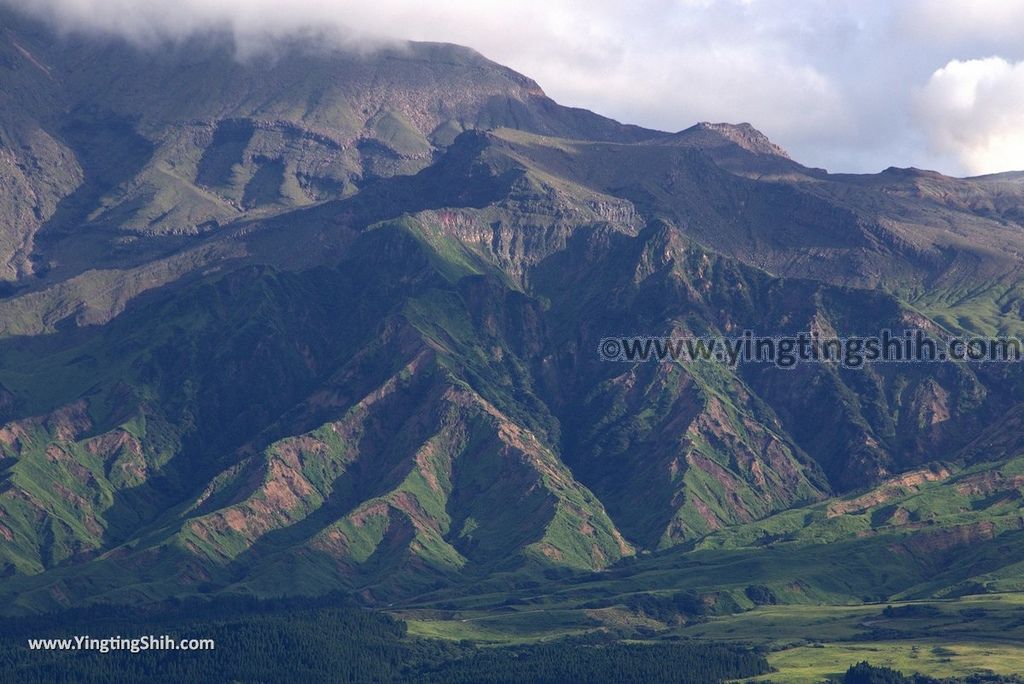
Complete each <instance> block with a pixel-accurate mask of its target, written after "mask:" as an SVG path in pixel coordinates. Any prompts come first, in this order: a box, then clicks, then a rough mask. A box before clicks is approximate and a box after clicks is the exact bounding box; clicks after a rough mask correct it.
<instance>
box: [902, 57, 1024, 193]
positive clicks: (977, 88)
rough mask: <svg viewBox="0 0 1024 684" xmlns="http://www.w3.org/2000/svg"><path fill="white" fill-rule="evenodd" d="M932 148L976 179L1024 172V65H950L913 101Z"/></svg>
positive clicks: (998, 61) (996, 60)
mask: <svg viewBox="0 0 1024 684" xmlns="http://www.w3.org/2000/svg"><path fill="white" fill-rule="evenodd" d="M916 104H917V108H918V110H919V113H920V117H921V120H922V121H923V122H924V124H925V125H926V127H927V129H928V132H929V134H930V139H931V142H932V144H933V145H935V147H936V148H937V149H938V150H939V151H940V152H944V153H950V154H953V155H955V156H956V157H957V158H958V159H959V160H960V161H961V163H962V164H963V165H964V167H965V168H967V169H968V170H969V171H970V172H972V173H976V174H982V173H995V172H999V171H1011V170H1018V169H1020V168H1021V167H1022V166H1024V61H1021V62H1016V63H1013V62H1009V61H1007V60H1005V59H1003V58H1001V57H989V58H987V59H971V60H966V61H960V60H955V59H954V60H952V61H950V62H949V63H948V64H946V66H944V67H942V68H941V69H938V70H936V71H935V73H934V74H932V76H931V78H930V79H928V83H927V85H926V86H925V87H924V88H923V89H922V90H921V91H920V93H919V95H918V97H917V102H916Z"/></svg>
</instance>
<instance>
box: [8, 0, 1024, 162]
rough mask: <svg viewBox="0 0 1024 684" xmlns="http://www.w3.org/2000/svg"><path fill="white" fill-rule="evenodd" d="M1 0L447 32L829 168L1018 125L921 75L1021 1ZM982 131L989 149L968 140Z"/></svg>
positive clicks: (78, 23)
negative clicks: (751, 132)
mask: <svg viewBox="0 0 1024 684" xmlns="http://www.w3.org/2000/svg"><path fill="white" fill-rule="evenodd" d="M0 2H7V3H9V4H12V6H15V3H16V6H18V7H19V8H22V9H28V10H29V11H31V12H34V13H35V14H37V15H38V16H42V17H45V18H47V19H48V20H49V21H51V22H53V23H54V24H56V25H57V26H59V27H61V28H62V29H63V30H66V31H68V30H77V31H93V32H97V31H99V32H105V33H116V34H119V35H123V36H126V37H128V38H129V39H131V40H134V41H136V42H139V43H142V44H152V43H154V42H155V41H160V40H168V39H170V40H176V39H180V38H183V37H185V36H188V35H191V34H193V33H196V32H200V31H209V30H222V31H228V32H231V33H232V34H234V36H235V39H236V41H237V43H238V44H239V45H240V46H241V47H242V49H243V50H247V51H252V50H255V49H259V47H260V46H262V45H264V44H266V43H267V42H268V41H267V38H268V37H274V36H284V35H289V34H293V33H295V32H297V31H308V30H309V29H310V28H313V29H315V30H318V31H327V32H329V33H331V35H332V36H334V37H336V38H339V39H341V40H343V41H344V42H345V43H346V44H348V45H357V46H367V45H371V46H372V45H373V44H374V41H377V40H381V39H411V40H432V41H444V42H453V43H459V44H462V45H468V46H470V47H473V48H476V49H477V50H479V51H480V52H482V53H483V54H484V55H486V56H487V57H489V58H491V59H493V60H495V61H497V62H500V63H502V64H505V65H507V66H510V67H512V68H513V69H516V70H517V71H520V72H522V73H524V74H526V75H528V76H530V77H532V78H534V79H535V80H537V81H538V82H539V83H540V84H541V86H542V87H543V88H544V89H545V90H546V91H547V92H548V94H549V95H551V96H552V97H553V98H554V99H556V100H558V101H559V102H561V103H563V104H567V105H572V106H579V107H585V108H588V109H592V110H594V111H597V112H599V113H601V114H604V115H606V116H611V117H614V118H617V119H619V120H621V121H626V122H629V123H637V124H641V125H644V126H648V127H653V128H660V129H666V130H679V129H681V128H685V127H687V126H689V125H691V124H693V123H694V122H696V121H703V120H711V121H733V122H738V121H749V122H750V123H752V124H754V125H755V126H757V127H758V128H760V129H762V130H763V131H764V132H765V133H766V134H768V135H769V137H771V138H773V139H774V140H776V142H778V143H780V144H781V145H783V146H784V147H786V148H787V149H788V150H789V151H790V152H791V153H792V154H793V156H794V157H795V158H797V159H799V160H800V161H802V162H804V163H807V164H810V165H816V166H824V167H827V168H830V169H832V170H841V171H877V170H880V169H882V168H885V167H886V166H890V165H896V166H911V165H913V166H919V167H926V168H938V169H939V170H942V171H945V172H947V173H960V172H963V171H965V170H970V171H975V170H977V169H978V168H982V167H984V168H986V169H988V168H990V167H991V164H995V156H994V155H996V154H997V152H996V151H995V150H996V148H997V147H998V145H999V144H1005V142H1004V143H1000V141H1005V140H1009V139H1012V138H1014V136H1015V135H1016V133H1015V127H1014V126H1013V125H1012V124H1011V123H1000V124H998V125H997V124H995V123H990V120H995V119H999V120H1000V121H1003V120H1004V119H1006V116H1008V115H1009V114H1012V113H1013V112H1014V111H1015V110H1013V109H1012V107H1013V106H1014V105H1013V101H1012V100H1009V101H1006V100H1000V99H999V98H998V97H996V95H995V94H992V93H989V92H988V91H987V90H986V88H985V86H984V84H981V85H979V91H978V92H979V94H978V98H979V99H980V100H983V101H984V102H986V103H987V105H986V106H988V107H999V108H1000V109H999V111H1000V112H1003V114H998V115H997V114H995V113H993V112H991V111H989V110H987V109H985V110H983V109H982V108H980V107H979V108H976V110H975V111H974V112H973V114H970V115H962V116H961V115H960V114H955V112H952V110H950V112H947V108H946V106H945V105H943V104H942V103H943V102H944V98H943V97H942V96H941V92H943V91H944V90H945V89H947V88H949V87H951V86H949V85H947V84H946V81H947V80H948V79H946V78H939V79H938V81H937V82H936V83H933V80H935V79H936V74H937V73H938V72H937V71H936V70H937V69H940V68H945V67H943V65H947V66H948V65H950V64H952V62H953V61H956V60H964V61H965V62H970V61H972V60H976V59H980V58H985V57H988V56H990V55H999V56H1001V57H1002V58H1003V59H1004V60H1006V61H1007V62H1008V63H1012V62H1013V61H1015V60H1016V61H1019V60H1024V41H1020V40H1019V39H1018V38H1017V35H1016V34H1017V33H1019V32H1018V31H1017V30H1016V27H1019V26H1020V25H1021V24H1022V23H1024V0H944V1H943V2H942V3H937V2H934V1H933V0H905V1H904V2H900V3H892V2H890V1H889V0H636V1H635V2H621V0H488V1H486V2H482V1H481V0H432V1H431V2H415V1H413V0H171V1H168V0H0ZM1007 78H1009V77H1007ZM922 90H923V91H924V93H923V94H922V92H921V91H922ZM931 100H934V102H933V103H932V104H931V105H927V106H925V105H921V104H920V102H923V101H931ZM1007 107H1010V108H1011V109H1006V108H1007ZM1016 111H1019V109H1018V110H1016ZM942 112H947V113H946V114H945V115H943V116H939V114H941V113H942ZM1004 114H1005V115H1006V116H1004ZM972 116H974V117H977V121H980V122H982V123H983V125H982V126H981V127H980V129H979V132H977V133H976V137H977V140H975V141H974V142H971V143H970V145H968V144H967V143H963V142H958V143H956V144H953V143H951V142H950V136H951V135H952V134H950V133H943V132H942V131H948V130H950V129H951V126H952V124H951V123H950V122H952V121H953V120H954V119H956V121H957V122H959V123H960V124H962V128H964V129H965V130H972V129H974V128H975V124H974V120H973V119H972V118H971V117H972ZM957 117H960V118H957ZM944 122H945V123H944ZM1020 126H1021V127H1024V124H1020ZM960 135H961V136H962V135H964V134H963V133H961V134H960ZM985 136H994V137H992V138H991V140H990V141H989V142H985V141H986V140H988V138H986V137H985ZM986 145H987V146H988V148H991V151H989V152H974V153H970V154H969V153H967V152H965V151H964V150H966V149H968V148H970V149H974V150H983V149H986ZM982 159H985V160H987V161H982ZM1017 165H1018V166H1022V165H1024V158H1022V161H1021V162H1017Z"/></svg>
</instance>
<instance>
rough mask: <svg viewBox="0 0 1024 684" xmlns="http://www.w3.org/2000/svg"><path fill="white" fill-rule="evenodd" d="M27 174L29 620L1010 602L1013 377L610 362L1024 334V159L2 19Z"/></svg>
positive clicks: (13, 307) (372, 59)
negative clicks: (888, 156) (642, 591)
mask: <svg viewBox="0 0 1024 684" xmlns="http://www.w3.org/2000/svg"><path fill="white" fill-rule="evenodd" d="M0 188H2V191H0V281H2V282H0V294H2V298H0V596H3V597H4V605H5V606H7V610H8V611H9V612H38V611H44V610H52V609H56V608H61V607H69V606H77V605H83V604H90V603H96V602H115V603H131V604H141V603H146V602H154V601H159V600H162V599H168V598H174V597H185V596H196V595H211V594H212V595H219V594H229V595H233V594H252V595H257V596H277V595H281V594H285V595H319V594H327V593H329V592H333V591H338V590H344V591H346V592H351V593H352V594H354V595H356V596H358V597H359V598H360V600H361V601H363V602H364V603H366V604H369V605H373V606H378V607H383V606H389V605H396V604H397V605H399V606H410V607H411V606H415V605H427V606H433V607H434V608H436V607H437V605H440V603H444V602H451V601H455V600H468V599H465V597H466V596H475V597H477V598H475V599H472V601H475V605H477V606H481V605H490V603H488V602H495V603H497V602H500V600H504V599H505V598H507V597H509V596H517V597H527V596H530V595H536V594H539V593H544V592H545V591H550V593H551V595H561V594H565V593H566V592H568V593H571V591H572V590H573V588H574V587H575V588H577V589H578V588H579V586H580V585H578V584H577V583H578V582H592V583H594V582H596V583H601V585H602V586H605V584H608V585H610V586H611V588H607V587H606V588H605V589H603V591H605V592H607V593H608V595H611V596H617V595H619V594H620V593H629V592H634V591H636V586H635V582H636V581H637V580H636V579H635V578H636V577H647V578H648V580H650V582H651V584H650V585H649V586H648V588H654V589H664V590H669V589H677V588H679V587H682V586H687V587H690V586H692V588H693V589H694V590H695V591H697V592H698V594H699V595H700V596H702V597H703V598H702V600H704V602H705V603H706V604H707V605H708V606H711V607H712V609H713V610H721V611H725V612H729V611H738V610H743V609H748V608H750V607H751V606H753V605H755V604H756V603H757V601H756V600H755V599H754V598H751V597H752V596H755V598H756V597H757V596H761V595H762V594H759V593H758V592H756V591H755V592H754V593H753V594H751V592H750V591H749V589H750V587H751V586H757V587H764V588H765V590H766V591H768V592H769V593H770V595H771V596H772V597H773V601H775V600H778V601H781V602H789V603H812V602H820V601H829V602H848V601H854V602H856V601H863V600H868V599H870V600H879V601H885V600H893V599H897V598H908V597H909V598H943V597H955V596H964V595H969V594H978V593H984V592H997V591H1020V590H1022V589H1024V580H1022V577H1021V574H1020V567H1021V563H1024V517H1022V514H1021V495H1022V492H1024V461H1022V460H1021V459H1020V456H1021V453H1022V445H1024V428H1022V421H1024V375H1022V373H1021V370H1020V369H1019V368H1018V367H1017V366H1016V365H1014V364H964V363H946V364H874V365H870V366H868V367H865V368H861V369H849V368H842V367H838V366H835V365H829V364H813V365H812V364H801V365H799V366H797V367H796V368H794V369H780V368H775V367H771V366H767V365H761V364H742V365H740V366H739V367H737V368H735V369H734V368H730V367H728V366H726V365H723V364H714V363H694V364H678V363H672V364H669V363H634V364H621V363H606V362H603V361H602V360H601V358H600V356H599V354H598V351H597V350H598V343H599V341H600V340H601V339H602V338H604V337H606V336H608V335H620V334H646V335H655V336H691V335H737V334H739V333H741V332H742V331H745V330H754V331H757V332H758V334H760V335H766V336H771V335H785V334H792V333H795V332H799V331H809V330H815V331H822V332H823V333H827V334H838V335H855V334H872V333H875V332H877V331H879V330H883V329H890V330H902V329H910V328H915V329H923V330H927V331H930V332H934V333H936V334H943V333H949V334H959V335H989V336H991V335H1021V334H1022V333H1024V318H1022V307H1024V289H1022V287H1024V174H1022V173H1007V174H998V175H992V176H983V177H976V178H963V179H961V178H950V177H947V176H943V175H941V174H939V173H935V172H931V171H924V170H919V169H913V168H911V169H900V168H889V169H886V170H885V171H882V172H881V173H878V174H872V175H853V174H838V173H829V172H827V171H825V170H823V169H817V168H808V167H805V166H803V165H801V164H800V163H799V162H798V161H796V160H793V159H791V158H790V157H789V155H788V154H787V153H786V152H785V151H784V150H783V149H782V148H781V147H779V146H778V145H776V144H775V143H773V142H771V141H770V140H769V139H768V138H767V137H765V136H764V135H763V134H762V133H760V132H759V131H758V130H756V129H755V128H754V127H752V126H751V125H749V124H738V125H734V124H722V123H699V124H696V125H694V126H692V127H690V128H686V129H685V130H682V131H680V132H677V133H667V132H661V131H654V130H648V129H644V128H641V127H637V126H629V125H623V124H620V123H618V122H616V121H613V120H610V119H607V118H604V117H602V116H599V115H597V114H594V113H591V112H588V111H585V110H580V109H573V108H569V107H564V106H562V105H559V104H557V103H555V102H554V101H552V100H551V99H550V98H548V97H547V96H546V95H545V94H544V92H543V90H542V89H541V88H540V86H538V84H536V83H535V82H533V81H532V80H530V79H529V78H527V77H525V76H522V75H520V74H517V73H515V72H513V71H511V70H509V69H507V68H505V67H502V66H500V65H498V64H495V63H493V62H491V61H489V60H487V59H486V58H484V57H482V56H481V55H479V54H478V53H476V52H474V51H472V50H470V49H467V48H462V47H457V46H452V45H442V44H428V43H409V44H406V43H402V44H394V45H387V46H381V47H378V48H376V49H374V50H371V51H365V50H364V51H352V50H343V49H339V48H337V47H332V46H331V45H330V44H329V43H327V42H324V41H322V40H318V39H316V38H315V37H313V36H310V37H307V38H305V39H303V40H299V39H297V38H296V39H292V40H287V41H285V40H282V41H279V42H278V43H277V44H275V45H274V46H273V49H271V50H268V51H267V52H266V53H263V54H260V55H255V56H251V57H248V58H246V59H244V60H243V59H239V58H238V57H236V54H235V50H234V47H233V45H232V42H231V40H230V37H228V36H224V35H220V34H216V33H214V34H210V35H202V36H196V37H193V38H190V39H187V40H185V41H182V42H178V43H167V44H163V45H160V46H147V47H141V46H137V45H134V44H132V43H130V42H126V41H124V40H122V39H116V38H109V37H98V36H83V35H58V34H55V33H54V32H53V31H51V30H50V29H49V28H47V27H45V26H44V25H42V24H38V23H35V22H33V21H31V20H28V19H25V18H23V17H21V16H19V15H18V14H16V13H15V12H13V11H11V10H6V9H2V10H0ZM708 554H711V556H709V555H708ZM765 554H775V557H776V558H778V557H782V556H784V557H785V558H787V559H790V560H788V561H786V562H781V561H780V562H777V563H775V564H771V563H766V562H765V561H764V560H763V559H764V558H765ZM837 554H841V557H842V558H844V559H857V560H856V562H854V561H850V563H849V564H848V566H846V567H845V569H843V570H836V568H835V567H834V566H835V559H836V558H837ZM706 558H712V560H700V559H706ZM768 566H771V570H768V569H766V568H767V567H768ZM736 567H744V568H746V570H745V571H744V573H743V575H742V576H741V577H739V578H735V577H733V576H731V575H730V574H729V573H730V568H733V569H735V568H736ZM866 567H871V568H873V571H871V572H865V571H864V569H865V568H866ZM780 568H781V569H780ZM733 571H735V570H733ZM748 571H749V572H748ZM837 573H838V574H837ZM844 573H845V574H844ZM883 575H884V576H883ZM631 583H632V584H631ZM584 586H585V585H584ZM545 587H547V588H548V589H545ZM627 587H628V588H627ZM495 596H499V597H502V598H501V599H495V598H494V597H495ZM599 596H603V595H602V594H601V593H600V592H599V591H596V590H595V593H593V594H592V595H591V600H593V598H594V597H599ZM432 602H433V603H432ZM612 603H614V601H613V602H612ZM590 609H593V610H600V609H601V606H596V607H595V606H591V608H590ZM591 617H593V616H591Z"/></svg>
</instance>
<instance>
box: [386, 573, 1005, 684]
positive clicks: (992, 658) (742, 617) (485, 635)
mask: <svg viewBox="0 0 1024 684" xmlns="http://www.w3.org/2000/svg"><path fill="white" fill-rule="evenodd" d="M887 608H888V609H889V610H887ZM399 615H400V616H401V617H402V618H403V619H405V620H406V621H407V622H408V625H409V633H410V634H412V635H415V636H421V637H431V638H441V639H451V640H470V641H475V642H478V643H482V644H490V645H508V644H515V643H533V642H538V641H545V640H550V639H556V638H560V637H564V636H567V635H572V634H584V633H587V632H592V631H609V632H612V633H616V634H619V635H629V634H632V635H633V637H632V639H631V640H636V641H646V642H665V641H678V640H680V639H683V640H690V639H695V640H706V641H709V642H717V643H723V642H725V643H730V642H731V643H737V644H750V645H754V646H757V647H761V648H764V649H766V650H767V652H768V662H769V663H770V664H771V665H772V667H774V668H775V669H776V670H777V673H776V674H773V675H771V676H770V677H768V679H769V680H772V681H785V682H796V683H799V682H820V681H822V680H823V679H825V678H827V677H829V676H836V675H839V674H841V673H843V672H845V671H846V669H847V668H848V667H850V666H852V665H854V664H856V663H858V662H861V661H865V660H866V661H868V662H870V663H872V664H873V665H879V666H886V667H892V668H894V669H897V670H901V671H903V672H906V673H911V672H920V673H922V674H927V675H931V676H934V677H957V676H967V675H971V674H979V673H997V674H1002V675H1011V674H1018V673H1021V672H1024V594H1020V593H1007V594H990V595H984V596H968V597H963V598H959V599H950V600H933V601H908V602H892V603H887V604H863V605H777V606H760V607H757V608H754V609H752V610H746V611H743V612H739V613H735V614H729V615H719V616H709V617H707V618H706V619H704V620H698V621H694V622H692V623H689V624H683V625H670V624H666V623H661V622H659V621H657V620H654V619H652V618H649V617H646V616H644V615H642V614H637V613H635V612H632V611H629V610H627V609H625V608H623V607H618V608H602V609H587V608H566V607H555V606H552V607H550V608H537V607H526V606H523V607H517V608H504V609H502V610H501V611H498V610H495V611H484V610H479V609H477V610H473V609H468V610H459V611H451V612H450V613H448V614H445V613H444V611H438V610H412V611H409V610H405V611H400V612H399ZM764 680H765V678H763V677H761V678H757V679H754V680H751V681H764Z"/></svg>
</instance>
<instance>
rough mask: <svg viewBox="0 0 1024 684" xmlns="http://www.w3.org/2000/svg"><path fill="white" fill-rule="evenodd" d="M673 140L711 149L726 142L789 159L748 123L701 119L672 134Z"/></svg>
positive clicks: (690, 145) (786, 154)
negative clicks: (716, 121)
mask: <svg viewBox="0 0 1024 684" xmlns="http://www.w3.org/2000/svg"><path fill="white" fill-rule="evenodd" d="M672 140H673V142H675V143H676V144H682V145H684V146H687V147H699V148H705V149H713V148H717V147H723V146H725V145H728V144H730V143H731V144H734V145H737V146H739V147H741V148H743V149H744V150H746V151H748V152H753V153H754V154H767V155H771V156H773V157H782V158H784V159H790V156H789V154H788V153H787V152H786V150H784V149H782V148H781V147H779V146H778V145H776V144H775V143H773V142H772V141H771V140H769V139H768V136H766V135H765V134H764V133H762V132H761V131H759V130H757V129H756V128H754V127H753V126H751V125H750V124H749V123H739V124H730V123H711V122H709V121H702V122H700V123H698V124H696V125H694V126H691V127H690V128H687V129H686V130H684V131H680V132H679V133H676V134H675V135H674V136H672Z"/></svg>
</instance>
